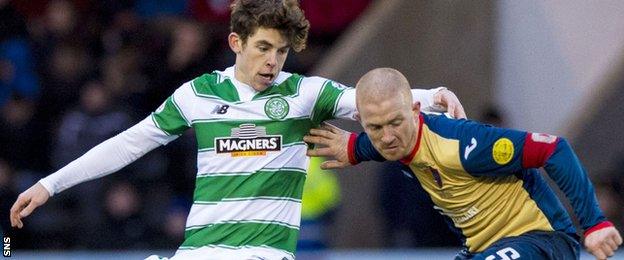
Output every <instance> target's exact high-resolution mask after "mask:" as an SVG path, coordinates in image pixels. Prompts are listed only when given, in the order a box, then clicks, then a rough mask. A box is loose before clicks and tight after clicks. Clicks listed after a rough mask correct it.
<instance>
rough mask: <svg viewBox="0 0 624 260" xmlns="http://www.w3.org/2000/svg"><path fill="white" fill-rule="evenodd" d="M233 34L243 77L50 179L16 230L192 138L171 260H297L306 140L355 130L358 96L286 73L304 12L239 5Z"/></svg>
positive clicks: (254, 0) (283, 5) (288, 2)
mask: <svg viewBox="0 0 624 260" xmlns="http://www.w3.org/2000/svg"><path fill="white" fill-rule="evenodd" d="M230 23H231V31H232V32H231V33H230V35H229V36H228V41H229V45H230V48H231V49H232V51H233V52H234V53H235V54H236V64H235V65H234V66H232V67H229V68H227V69H225V70H224V71H215V72H212V73H209V74H204V75H201V76H199V77H197V78H195V79H193V80H191V81H189V82H187V83H184V84H183V85H182V86H181V87H180V88H178V89H177V90H176V91H175V92H174V93H173V95H171V96H170V97H169V98H168V99H167V100H166V101H165V102H164V103H163V104H162V105H161V106H160V107H159V108H158V109H157V110H156V111H155V112H154V113H152V114H151V115H149V116H148V117H147V118H145V119H144V120H143V121H141V122H139V123H138V124H136V125H135V126H133V127H131V128H130V129H128V130H126V131H124V132H122V133H121V134H119V135H117V136H115V137H113V138H111V139H109V140H107V141H105V142H103V143H101V144H99V145H97V146H95V147H94V148H93V149H91V150H90V151H88V152H87V153H86V154H84V155H83V156H81V157H80V158H78V159H76V160H75V161H73V162H71V163H69V164H68V165H67V166H65V167H63V168H61V169H60V170H58V171H57V172H55V173H53V174H51V175H49V176H48V177H46V178H43V179H41V180H40V181H39V182H38V183H37V184H35V185H33V186H32V187H31V188H29V189H28V190H26V191H25V192H23V193H22V194H21V195H20V196H19V198H18V199H17V201H16V202H15V204H14V205H13V208H12V209H11V223H12V226H14V227H18V228H21V227H22V226H23V223H22V218H24V217H26V216H28V215H29V214H31V213H32V211H33V210H34V209H35V208H37V207H38V206H41V205H42V204H43V203H45V202H46V201H47V200H48V198H49V197H50V196H52V195H54V194H56V193H59V192H61V191H63V190H65V189H67V188H69V187H72V186H74V185H76V184H78V183H81V182H84V181H87V180H91V179H95V178H99V177H102V176H105V175H107V174H110V173H113V172H115V171H117V170H119V169H121V168H122V167H124V166H126V165H128V164H130V163H131V162H133V161H134V160H136V159H137V158H139V157H141V156H142V155H144V154H145V153H147V152H149V151H151V150H152V149H154V148H156V147H158V146H160V145H166V144H167V143H169V142H171V141H173V140H175V139H176V138H177V137H178V136H179V135H181V134H182V133H183V132H184V131H185V130H187V129H189V128H193V129H194V130H195V133H196V138H197V144H198V147H199V150H198V151H197V153H198V155H197V179H196V185H195V193H194V198H193V200H194V202H193V206H192V207H191V210H190V213H189V216H188V219H187V222H186V231H185V240H184V242H183V243H182V245H181V246H180V247H179V249H178V250H177V251H176V253H175V255H174V256H173V257H172V259H202V258H209V259H294V257H295V248H296V243H297V237H298V235H299V221H300V214H301V212H300V211H301V195H302V192H303V184H304V182H305V178H306V170H307V168H308V162H309V159H308V157H307V156H306V149H307V147H306V144H305V143H304V142H303V136H304V135H306V134H307V133H308V131H309V129H310V128H312V127H313V126H316V125H318V124H319V123H320V122H322V121H324V120H328V119H333V118H344V119H350V120H354V119H355V116H354V115H355V112H356V108H355V90H354V89H352V88H347V87H344V86H343V85H341V84H339V83H336V82H333V81H331V80H328V79H324V78H320V77H304V76H301V75H297V74H291V73H287V72H284V71H282V66H283V65H284V61H285V60H286V57H287V56H288V52H289V51H290V49H293V50H295V51H301V50H302V49H304V47H305V42H306V39H307V34H308V28H309V23H308V21H307V20H306V18H305V16H304V14H303V12H302V11H301V9H300V8H299V4H298V2H297V0H262V1H260V0H237V1H235V2H234V3H233V4H232V15H231V22H230ZM413 94H414V97H415V98H414V99H415V100H417V101H420V103H421V104H422V106H423V107H425V108H433V107H440V106H441V107H443V108H445V109H447V111H448V112H450V113H452V114H453V115H455V116H457V117H465V114H464V111H463V108H462V107H461V104H460V103H459V101H458V100H457V97H456V96H455V95H454V94H453V93H452V92H450V91H448V90H446V89H444V88H438V89H432V90H413ZM104 158H106V159H105V160H104ZM150 258H157V257H156V256H152V257H150Z"/></svg>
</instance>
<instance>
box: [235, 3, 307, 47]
mask: <svg viewBox="0 0 624 260" xmlns="http://www.w3.org/2000/svg"><path fill="white" fill-rule="evenodd" d="M230 8H231V9H232V14H231V18H230V30H232V32H235V33H237V34H238V35H239V36H240V37H241V39H242V41H243V44H245V43H246V42H247V39H248V38H249V37H250V36H251V35H253V34H254V33H256V31H257V29H258V28H260V27H264V28H271V29H277V30H279V31H280V32H281V33H282V35H283V36H284V37H286V39H288V41H289V44H290V47H291V48H293V49H294V50H295V51H296V52H299V51H301V50H303V49H305V46H306V41H307V39H308V30H309V29H310V22H308V20H307V19H306V18H305V15H304V14H303V10H301V8H300V7H299V2H297V0H236V1H234V3H232V5H231V6H230Z"/></svg>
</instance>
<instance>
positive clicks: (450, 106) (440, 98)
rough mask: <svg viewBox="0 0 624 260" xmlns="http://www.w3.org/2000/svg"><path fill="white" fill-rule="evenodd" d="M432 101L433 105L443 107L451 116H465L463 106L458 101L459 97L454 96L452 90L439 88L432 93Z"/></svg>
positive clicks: (458, 117) (459, 117)
mask: <svg viewBox="0 0 624 260" xmlns="http://www.w3.org/2000/svg"><path fill="white" fill-rule="evenodd" d="M433 102H434V104H435V105H439V106H443V107H445V108H446V112H448V113H449V114H450V115H451V116H452V117H453V118H457V119H461V118H466V111H464V107H463V106H462V104H461V103H460V102H459V98H457V96H455V93H453V91H450V90H448V89H446V88H442V89H440V91H438V92H437V93H435V94H434V95H433Z"/></svg>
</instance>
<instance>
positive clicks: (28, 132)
mask: <svg viewBox="0 0 624 260" xmlns="http://www.w3.org/2000/svg"><path fill="white" fill-rule="evenodd" d="M230 2H231V1H229V0H186V1H181V0H158V1H155V0H134V1H132V0H127V1H122V0H113V1H95V0H51V1H48V0H32V1H9V0H0V133H2V134H1V135H0V198H1V199H0V207H1V208H0V212H1V213H0V214H1V215H0V224H1V226H2V230H4V233H5V234H9V235H11V236H12V238H13V241H14V243H13V246H14V247H15V248H24V249H139V248H140V249H145V248H163V249H173V248H176V247H177V246H178V245H179V244H180V243H181V241H182V238H183V232H184V224H185V220H186V214H187V212H188V208H189V207H190V205H191V199H192V192H193V188H194V180H195V170H196V157H195V151H196V144H195V139H194V136H193V133H192V132H188V133H185V134H184V135H183V136H181V137H180V138H179V139H178V140H176V141H175V142H173V143H171V144H169V145H167V146H166V147H165V148H161V149H157V150H155V151H153V152H151V153H149V154H147V155H146V156H144V157H143V158H141V159H139V160H138V161H137V162H135V163H133V164H131V165H129V166H128V167H126V168H124V169H122V170H121V171H120V172H118V173H115V174H113V175H111V176H107V177H106V178H103V179H100V180H98V181H91V182H87V183H84V184H80V185H78V186H76V187H73V188H71V189H68V190H66V191H64V192H62V193H60V194H58V195H55V197H54V198H53V199H51V200H50V201H49V202H48V203H47V204H46V206H45V207H42V208H40V209H38V210H37V211H36V212H35V213H34V214H33V215H32V216H31V217H29V218H28V219H27V220H26V225H25V227H24V229H22V230H16V229H11V228H10V223H9V222H8V219H9V218H8V212H9V208H10V207H11V205H12V203H13V202H14V201H15V198H16V196H17V195H18V194H19V193H20V192H21V191H23V190H25V189H26V188H28V187H29V186H31V185H32V184H34V183H35V182H37V181H38V180H39V179H40V178H42V177H44V176H46V175H48V174H50V173H52V172H54V171H56V170H57V169H59V168H61V167H63V166H64V165H66V164H67V163H69V162H71V161H72V160H74V159H75V158H77V157H79V156H80V155H82V154H83V153H85V152H87V151H88V150H89V149H91V148H92V147H93V146H95V145H97V144H98V143H100V142H102V141H104V140H106V139H108V138H110V137H112V136H114V135H116V134H118V133H119V132H121V131H123V130H125V129H126V128H128V127H129V126H131V125H133V124H134V123H136V122H138V121H140V120H141V119H143V118H145V117H146V116H148V115H149V113H150V112H151V111H153V110H154V109H156V107H158V105H160V103H162V102H163V101H164V100H165V99H166V98H167V97H168V96H169V95H171V94H172V93H173V91H174V90H175V89H176V88H177V87H179V86H180V85H181V84H182V83H184V82H186V81H189V80H191V79H193V78H195V77H197V76H200V75H201V74H203V73H210V72H212V71H213V70H223V69H225V68H227V67H229V66H231V65H233V64H234V54H233V53H232V52H231V51H230V50H229V47H228V46H227V35H228V34H229V5H230ZM369 2H370V0H348V1H331V0H302V1H301V5H302V8H303V9H304V11H305V13H306V16H307V17H308V19H309V20H310V22H311V24H312V28H311V31H310V40H309V44H308V49H307V50H305V51H304V52H303V53H291V55H290V57H289V59H288V60H287V62H286V65H285V69H286V70H288V71H292V72H296V73H300V74H305V73H306V72H307V71H308V70H309V69H310V68H311V67H312V66H313V65H314V63H315V62H316V61H317V60H318V58H319V57H321V55H322V53H323V51H325V50H326V49H327V48H329V46H330V45H331V44H332V43H333V41H334V40H335V39H336V38H337V37H338V36H339V35H340V33H341V32H342V31H343V30H344V29H345V28H346V27H347V26H348V25H349V24H350V23H351V22H352V21H353V20H354V19H355V18H356V17H357V16H358V15H360V14H361V13H362V12H363V11H364V9H365V8H366V7H367V5H368V4H369ZM102 160H106V158H102Z"/></svg>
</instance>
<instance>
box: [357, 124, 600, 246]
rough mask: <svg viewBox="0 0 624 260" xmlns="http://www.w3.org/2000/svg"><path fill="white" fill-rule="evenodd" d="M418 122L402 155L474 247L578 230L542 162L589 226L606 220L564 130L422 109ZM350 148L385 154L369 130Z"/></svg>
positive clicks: (370, 155) (365, 155)
mask: <svg viewBox="0 0 624 260" xmlns="http://www.w3.org/2000/svg"><path fill="white" fill-rule="evenodd" d="M418 128H419V131H418V136H417V143H416V146H415V147H414V149H413V150H412V152H411V154H410V155H409V156H408V157H407V158H404V159H403V160H401V162H403V163H405V164H406V165H408V166H409V167H410V169H411V170H412V171H413V172H414V175H415V176H416V178H417V179H418V181H419V182H420V184H421V185H422V187H423V188H424V189H425V190H426V191H427V192H428V193H429V195H430V196H431V199H432V200H433V203H434V204H435V207H436V209H438V210H439V211H440V213H441V214H442V215H444V216H446V217H448V218H449V219H450V220H451V222H452V228H453V229H455V231H456V232H457V233H459V234H460V235H461V237H462V240H463V243H464V245H465V246H466V248H467V249H468V250H469V251H470V252H473V253H474V252H481V251H483V250H484V249H486V248H487V247H489V246H490V245H492V244H493V243H494V242H495V241H497V240H499V239H501V238H505V237H514V236H519V235H521V234H524V233H526V232H529V231H554V230H558V231H563V232H566V233H568V234H570V235H572V236H574V237H577V236H576V230H575V228H574V225H573V223H572V221H571V219H570V216H569V215H568V214H567V212H566V210H565V208H564V207H563V205H562V204H561V202H560V201H559V199H558V198H557V197H556V195H555V193H554V192H553V191H552V190H551V189H550V188H549V186H548V184H547V182H546V181H545V180H544V179H543V178H542V176H541V175H540V173H539V171H538V170H537V168H540V167H544V169H545V170H546V172H547V173H548V175H549V177H550V178H551V179H553V180H554V181H555V182H556V183H557V185H558V186H559V188H560V189H561V190H562V191H563V192H564V193H565V195H566V196H567V198H568V199H569V200H570V202H571V205H572V206H573V208H574V211H575V214H576V215H577V216H578V219H579V222H580V224H581V226H582V227H583V229H588V228H590V227H592V226H595V225H596V224H598V223H601V222H602V221H605V217H604V216H603V214H602V212H601V210H600V208H599V207H598V203H597V200H596V197H595V195H594V194H595V193H594V190H593V187H592V184H591V182H590V180H589V178H588V177H587V174H586V173H585V170H584V169H583V167H582V166H581V164H580V162H579V160H578V158H577V157H576V155H575V154H574V152H573V151H572V149H571V147H570V145H569V144H568V142H567V141H566V140H565V139H563V138H559V137H556V136H552V135H546V134H538V133H528V132H523V131H517V130H512V129H504V128H497V127H492V126H489V125H484V124H480V123H477V122H474V121H470V120H455V119H450V118H447V117H446V116H443V115H427V114H420V120H419V126H418ZM349 150H350V151H352V152H353V154H352V157H354V158H355V159H356V160H358V161H362V160H370V159H373V160H378V161H379V160H383V157H381V155H380V154H379V153H378V152H377V151H376V150H375V149H374V147H373V145H372V143H371V142H370V140H369V139H368V137H367V136H366V134H365V133H362V134H360V135H359V136H358V137H357V138H352V141H351V142H350V149H349ZM415 203H416V202H415Z"/></svg>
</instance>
